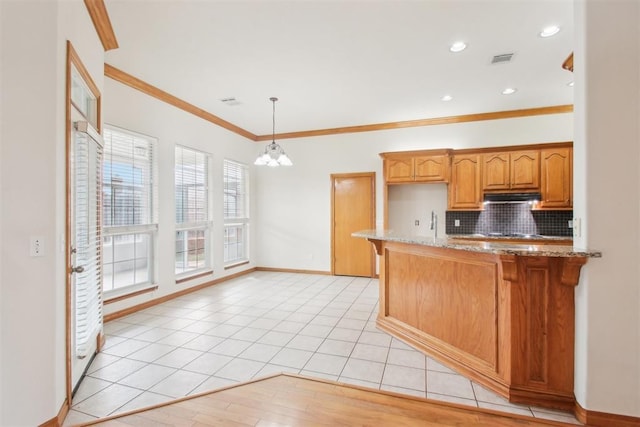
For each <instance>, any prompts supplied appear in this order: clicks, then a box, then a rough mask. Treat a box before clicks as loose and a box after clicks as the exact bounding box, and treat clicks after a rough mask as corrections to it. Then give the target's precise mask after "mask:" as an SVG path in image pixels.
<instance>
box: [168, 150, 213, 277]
mask: <svg viewBox="0 0 640 427" xmlns="http://www.w3.org/2000/svg"><path fill="white" fill-rule="evenodd" d="M209 161H210V160H209V155H208V154H206V153H203V152H201V151H197V150H192V149H190V148H187V147H183V146H179V145H177V146H176V148H175V202H176V265H175V271H176V274H177V275H187V274H191V273H193V272H194V271H198V270H202V269H206V268H208V267H209V265H210V263H209V258H210V257H209V246H210V245H209V243H208V241H209V226H210V223H209Z"/></svg>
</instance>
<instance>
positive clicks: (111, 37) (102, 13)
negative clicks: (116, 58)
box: [84, 0, 118, 52]
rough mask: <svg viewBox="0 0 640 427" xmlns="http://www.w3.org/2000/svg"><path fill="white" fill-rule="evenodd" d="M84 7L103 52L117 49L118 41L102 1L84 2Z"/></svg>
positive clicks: (90, 0) (89, 0)
mask: <svg viewBox="0 0 640 427" xmlns="http://www.w3.org/2000/svg"><path fill="white" fill-rule="evenodd" d="M84 5H85V6H86V7H87V11H88V12H89V16H90V17H91V21H93V26H94V27H95V28H96V32H97V33H98V37H99V38H100V41H101V42H102V47H103V48H104V50H105V52H106V51H108V50H112V49H117V48H118V40H117V39H116V34H115V33H114V32H113V27H112V26H111V20H110V19H109V13H108V12H107V7H106V6H105V4H104V0H84Z"/></svg>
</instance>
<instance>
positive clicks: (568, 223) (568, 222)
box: [567, 220, 573, 228]
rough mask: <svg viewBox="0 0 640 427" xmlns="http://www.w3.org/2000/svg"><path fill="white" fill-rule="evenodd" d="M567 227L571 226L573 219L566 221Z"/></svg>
mask: <svg viewBox="0 0 640 427" xmlns="http://www.w3.org/2000/svg"><path fill="white" fill-rule="evenodd" d="M567 228H573V220H569V221H567Z"/></svg>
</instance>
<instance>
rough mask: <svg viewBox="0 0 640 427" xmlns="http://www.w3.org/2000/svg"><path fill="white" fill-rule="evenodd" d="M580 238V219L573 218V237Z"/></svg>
mask: <svg viewBox="0 0 640 427" xmlns="http://www.w3.org/2000/svg"><path fill="white" fill-rule="evenodd" d="M581 236H582V219H580V218H573V237H581Z"/></svg>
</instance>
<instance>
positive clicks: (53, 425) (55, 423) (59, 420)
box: [38, 399, 69, 427]
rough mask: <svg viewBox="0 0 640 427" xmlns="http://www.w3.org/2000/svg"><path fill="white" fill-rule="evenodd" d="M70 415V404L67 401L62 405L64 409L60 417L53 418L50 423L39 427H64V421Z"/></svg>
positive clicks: (46, 422)
mask: <svg viewBox="0 0 640 427" xmlns="http://www.w3.org/2000/svg"><path fill="white" fill-rule="evenodd" d="M68 413H69V402H68V401H67V399H65V400H64V402H63V403H62V407H61V408H60V410H59V411H58V415H56V416H55V417H53V418H51V419H50V420H48V421H45V422H44V423H42V424H40V425H39V426H38V427H62V425H63V424H64V419H65V418H67V414H68Z"/></svg>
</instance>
